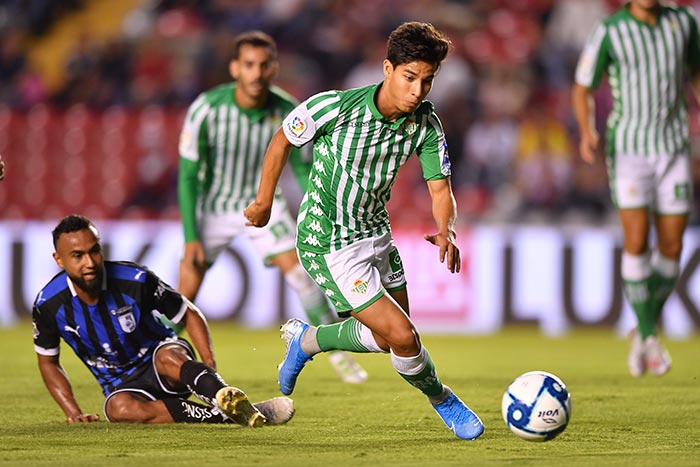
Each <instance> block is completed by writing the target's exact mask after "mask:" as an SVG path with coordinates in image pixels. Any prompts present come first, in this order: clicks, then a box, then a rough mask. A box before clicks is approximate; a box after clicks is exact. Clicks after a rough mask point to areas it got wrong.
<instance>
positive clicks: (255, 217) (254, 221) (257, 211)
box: [243, 200, 272, 227]
mask: <svg viewBox="0 0 700 467" xmlns="http://www.w3.org/2000/svg"><path fill="white" fill-rule="evenodd" d="M271 211H272V206H263V205H262V204H261V203H260V202H258V200H255V201H253V202H252V203H250V205H249V206H248V207H247V208H245V210H244V211H243V215H244V216H245V217H246V219H248V222H246V225H252V226H255V227H264V226H266V225H267V223H268V222H269V221H270V212H271Z"/></svg>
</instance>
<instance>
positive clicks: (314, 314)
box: [270, 250, 367, 383]
mask: <svg viewBox="0 0 700 467" xmlns="http://www.w3.org/2000/svg"><path fill="white" fill-rule="evenodd" d="M270 262H271V263H272V264H274V265H276V266H277V267H278V268H279V269H280V271H282V274H283V275H284V279H285V281H286V282H287V284H288V285H289V286H290V287H291V288H292V289H294V291H295V292H296V293H297V296H298V297H299V301H300V302H301V305H302V307H303V308H304V312H305V313H306V316H307V317H308V319H309V323H310V324H312V325H313V326H319V325H321V324H331V323H335V322H337V318H336V315H335V312H334V311H333V309H332V308H331V306H330V304H329V303H328V300H327V299H326V296H325V295H324V293H323V291H322V290H321V289H320V288H319V287H318V285H316V283H315V282H314V281H313V279H311V277H310V276H309V275H308V274H307V273H306V271H304V268H303V267H302V266H301V264H299V260H298V258H297V254H296V250H292V251H287V252H284V253H281V254H279V255H277V256H275V257H273V258H271V259H270ZM328 359H329V361H330V362H331V365H332V366H333V369H334V370H335V372H336V374H337V375H338V377H339V378H340V379H341V381H343V382H346V383H363V382H365V381H367V372H366V371H365V370H364V369H363V368H362V367H361V366H360V365H359V364H358V363H357V362H356V361H355V359H353V358H352V357H351V356H350V355H349V354H348V353H347V352H344V351H341V350H335V351H331V352H329V354H328Z"/></svg>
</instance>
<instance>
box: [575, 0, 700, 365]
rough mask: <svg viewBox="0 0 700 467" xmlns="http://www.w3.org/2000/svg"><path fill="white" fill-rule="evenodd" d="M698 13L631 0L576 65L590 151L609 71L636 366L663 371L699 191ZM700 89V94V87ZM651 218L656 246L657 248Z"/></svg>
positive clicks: (584, 153)
mask: <svg viewBox="0 0 700 467" xmlns="http://www.w3.org/2000/svg"><path fill="white" fill-rule="evenodd" d="M699 41H700V38H699V37H698V27H697V24H696V21H695V19H694V16H693V13H692V11H691V10H690V9H687V8H677V7H672V6H667V5H663V4H661V3H659V1H658V0H631V1H630V2H629V3H627V4H626V5H625V6H624V7H622V9H620V10H619V11H617V12H615V13H614V14H613V15H611V16H610V17H609V18H607V19H606V20H604V21H603V22H602V24H600V25H599V26H598V27H597V28H596V29H595V30H594V31H593V33H592V34H591V36H590V37H589V39H588V42H587V44H586V46H585V48H584V50H583V53H582V55H581V58H580V60H579V64H578V68H577V70H576V83H575V84H574V89H573V106H574V112H575V115H576V120H577V122H578V125H579V129H580V133H581V142H580V151H581V157H582V158H583V159H584V160H585V161H587V162H593V161H594V159H595V157H596V151H597V149H598V146H599V137H598V134H597V132H596V129H595V119H594V115H595V114H594V110H593V100H592V98H591V97H592V96H591V91H592V90H593V89H595V88H597V87H598V85H599V84H600V81H601V77H602V75H603V73H607V75H608V77H609V83H610V88H611V91H612V96H613V100H614V103H613V108H612V112H611V113H610V116H609V117H608V124H607V134H606V152H607V165H608V176H609V180H610V190H611V194H612V198H613V201H614V202H615V205H616V207H617V209H618V211H619V217H620V221H621V224H622V230H623V234H624V245H623V249H624V251H623V253H622V263H621V275H622V279H623V284H624V290H625V295H626V296H627V298H628V300H629V301H630V303H631V305H632V308H633V309H634V312H635V315H636V316H637V322H638V325H637V327H636V329H634V330H633V331H632V333H631V346H630V353H629V358H628V366H629V371H630V373H631V374H632V375H633V376H635V377H639V376H641V375H642V374H643V373H644V372H645V371H646V370H649V371H650V372H651V373H653V374H655V375H657V376H660V375H663V374H665V373H666V372H667V371H668V370H669V369H670V368H671V359H670V357H669V355H668V353H667V352H666V350H665V349H664V348H663V346H662V345H661V344H660V343H659V340H658V337H657V328H656V326H657V323H658V321H659V317H660V315H661V309H662V307H663V304H664V302H665V301H666V299H667V298H668V296H669V295H670V293H671V291H672V290H673V287H674V285H675V281H676V279H677V277H678V272H679V259H680V255H681V248H682V241H683V232H684V231H685V227H686V224H687V221H688V213H689V211H690V199H691V169H690V140H689V128H688V110H687V105H686V99H685V89H684V85H685V83H686V81H687V78H689V77H692V81H693V87H694V90H695V92H696V93H697V92H699V91H700V86H698V77H699V76H700V75H699V74H698V71H699V70H700V42H699ZM696 96H697V94H696ZM652 222H653V223H654V224H655V227H656V238H657V242H656V247H655V248H654V249H651V248H650V247H649V236H650V230H651V224H652Z"/></svg>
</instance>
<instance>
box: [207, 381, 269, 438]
mask: <svg viewBox="0 0 700 467" xmlns="http://www.w3.org/2000/svg"><path fill="white" fill-rule="evenodd" d="M216 404H217V405H218V406H219V409H221V411H222V412H223V413H225V414H226V415H227V416H228V417H229V418H231V419H232V420H233V421H235V422H236V423H239V424H241V425H248V426H249V427H251V428H258V427H261V426H263V424H264V423H265V416H264V415H263V414H261V413H260V412H259V411H258V409H256V408H255V407H253V404H251V403H250V401H249V400H248V396H246V395H245V393H244V392H243V391H241V390H240V389H238V388H234V387H231V386H226V387H224V388H221V389H219V390H218V391H217V393H216Z"/></svg>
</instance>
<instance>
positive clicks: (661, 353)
mask: <svg viewBox="0 0 700 467" xmlns="http://www.w3.org/2000/svg"><path fill="white" fill-rule="evenodd" d="M644 355H645V363H646V366H647V368H648V369H649V371H651V372H652V373H653V374H654V375H655V376H662V375H665V374H666V373H668V372H669V370H670V369H671V356H670V355H669V354H668V352H667V351H666V349H665V348H664V346H663V345H661V342H659V339H658V338H657V337H656V336H649V337H647V338H646V339H644Z"/></svg>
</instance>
